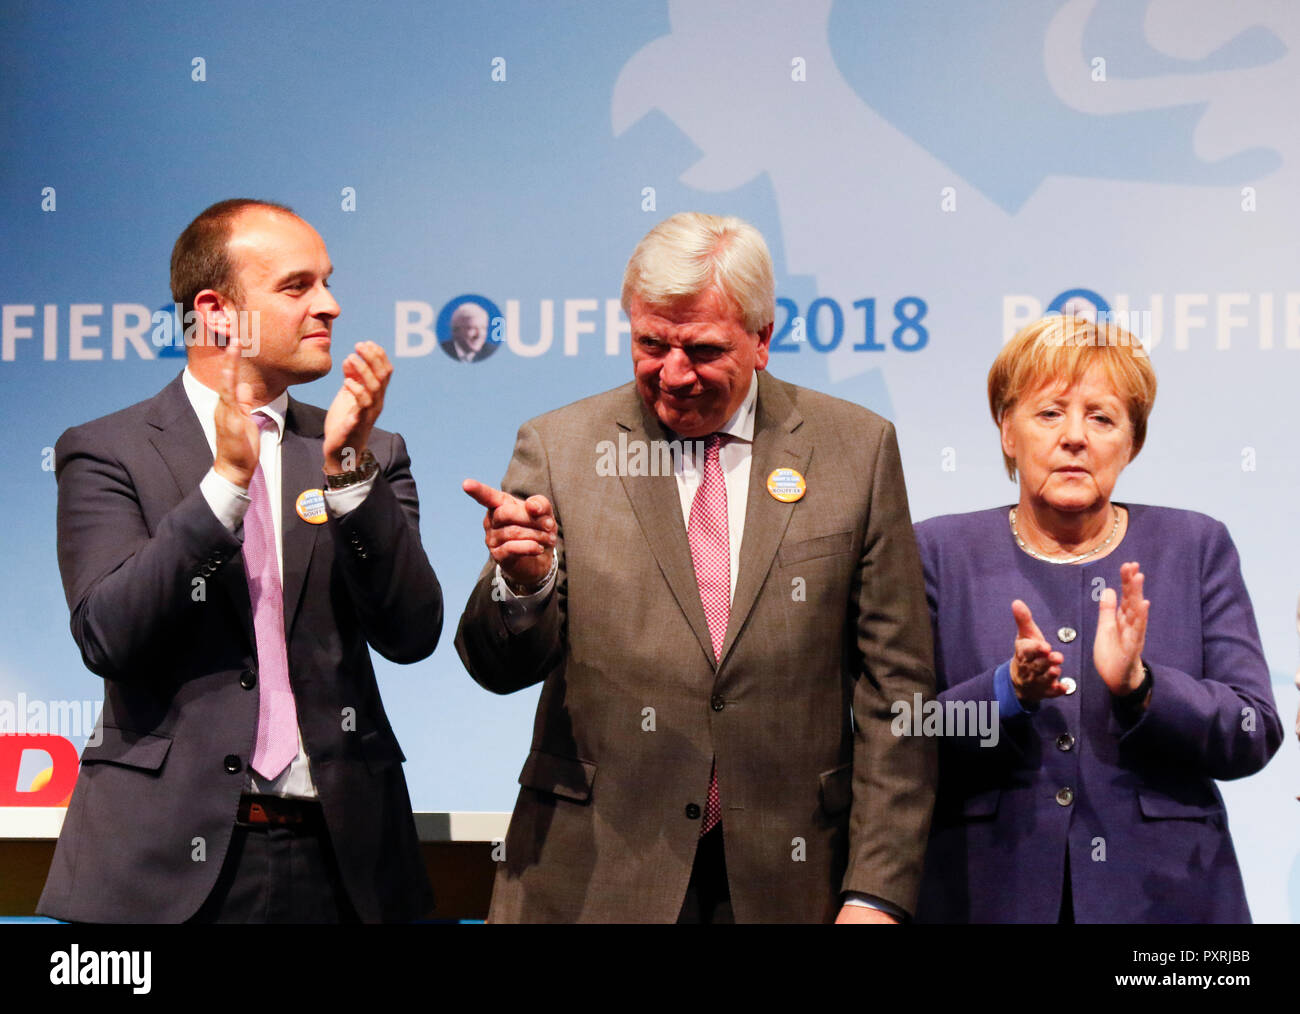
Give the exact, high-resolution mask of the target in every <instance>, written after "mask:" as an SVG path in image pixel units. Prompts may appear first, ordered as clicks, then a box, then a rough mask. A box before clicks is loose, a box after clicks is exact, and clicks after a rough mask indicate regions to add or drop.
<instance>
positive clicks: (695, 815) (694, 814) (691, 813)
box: [686, 803, 700, 820]
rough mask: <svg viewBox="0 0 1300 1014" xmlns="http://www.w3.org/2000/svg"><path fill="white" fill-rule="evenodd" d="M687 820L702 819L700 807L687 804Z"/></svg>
mask: <svg viewBox="0 0 1300 1014" xmlns="http://www.w3.org/2000/svg"><path fill="white" fill-rule="evenodd" d="M686 819H687V820H699V819H700V808H699V807H698V806H696V805H695V804H694V803H687V804H686Z"/></svg>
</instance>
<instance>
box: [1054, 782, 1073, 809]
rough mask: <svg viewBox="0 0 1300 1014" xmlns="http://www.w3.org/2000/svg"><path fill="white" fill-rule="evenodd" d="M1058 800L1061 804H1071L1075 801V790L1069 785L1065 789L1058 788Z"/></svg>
mask: <svg viewBox="0 0 1300 1014" xmlns="http://www.w3.org/2000/svg"><path fill="white" fill-rule="evenodd" d="M1056 801H1057V802H1058V803H1059V804H1060V805H1061V806H1069V805H1070V804H1071V803H1073V802H1074V790H1073V789H1072V788H1070V787H1069V786H1068V785H1067V786H1066V787H1065V788H1063V789H1057V790H1056Z"/></svg>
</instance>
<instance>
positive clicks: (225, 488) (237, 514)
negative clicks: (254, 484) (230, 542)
mask: <svg viewBox="0 0 1300 1014" xmlns="http://www.w3.org/2000/svg"><path fill="white" fill-rule="evenodd" d="M199 492H200V493H202V494H203V499H204V500H206V501H207V502H208V506H209V507H210V508H212V513H213V514H215V515H216V516H217V520H218V521H220V522H221V523H222V525H224V526H225V529H226V531H228V532H229V533H230V534H231V535H234V534H235V532H237V531H238V530H239V526H240V525H242V524H243V523H244V515H245V514H247V513H248V505H249V504H250V503H252V500H251V499H250V498H249V496H248V491H247V490H245V489H240V488H239V487H238V486H236V485H235V484H234V483H233V482H231V481H230V480H229V479H227V478H225V477H224V476H222V475H218V474H217V470H216V469H215V468H209V469H208V474H207V475H205V476H204V477H203V478H202V479H200V480H199Z"/></svg>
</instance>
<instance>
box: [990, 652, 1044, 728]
mask: <svg viewBox="0 0 1300 1014" xmlns="http://www.w3.org/2000/svg"><path fill="white" fill-rule="evenodd" d="M993 691H994V693H995V694H996V695H997V699H998V715H999V716H1000V717H1001V718H1015V717H1016V716H1017V715H1032V714H1033V713H1034V712H1035V711H1037V710H1038V708H1037V707H1036V706H1035V707H1029V708H1026V707H1025V706H1024V705H1023V704H1021V703H1020V698H1019V697H1017V696H1016V688H1015V687H1013V686H1012V685H1011V660H1010V659H1007V661H1005V662H1003V663H1002V664H1001V665H1000V666H998V669H997V672H995V673H994V674H993Z"/></svg>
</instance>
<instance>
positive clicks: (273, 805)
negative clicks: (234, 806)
mask: <svg viewBox="0 0 1300 1014" xmlns="http://www.w3.org/2000/svg"><path fill="white" fill-rule="evenodd" d="M235 823H236V824H239V825H240V826H241V827H251V828H258V829H263V828H268V827H290V828H294V829H296V830H298V831H306V832H315V831H322V830H324V829H325V811H324V810H322V809H321V805H320V803H319V802H317V801H316V800H314V799H290V798H287V797H285V796H266V795H260V794H256V793H251V792H246V793H244V794H243V795H242V796H240V797H239V812H238V813H237V814H236V815H235Z"/></svg>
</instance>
